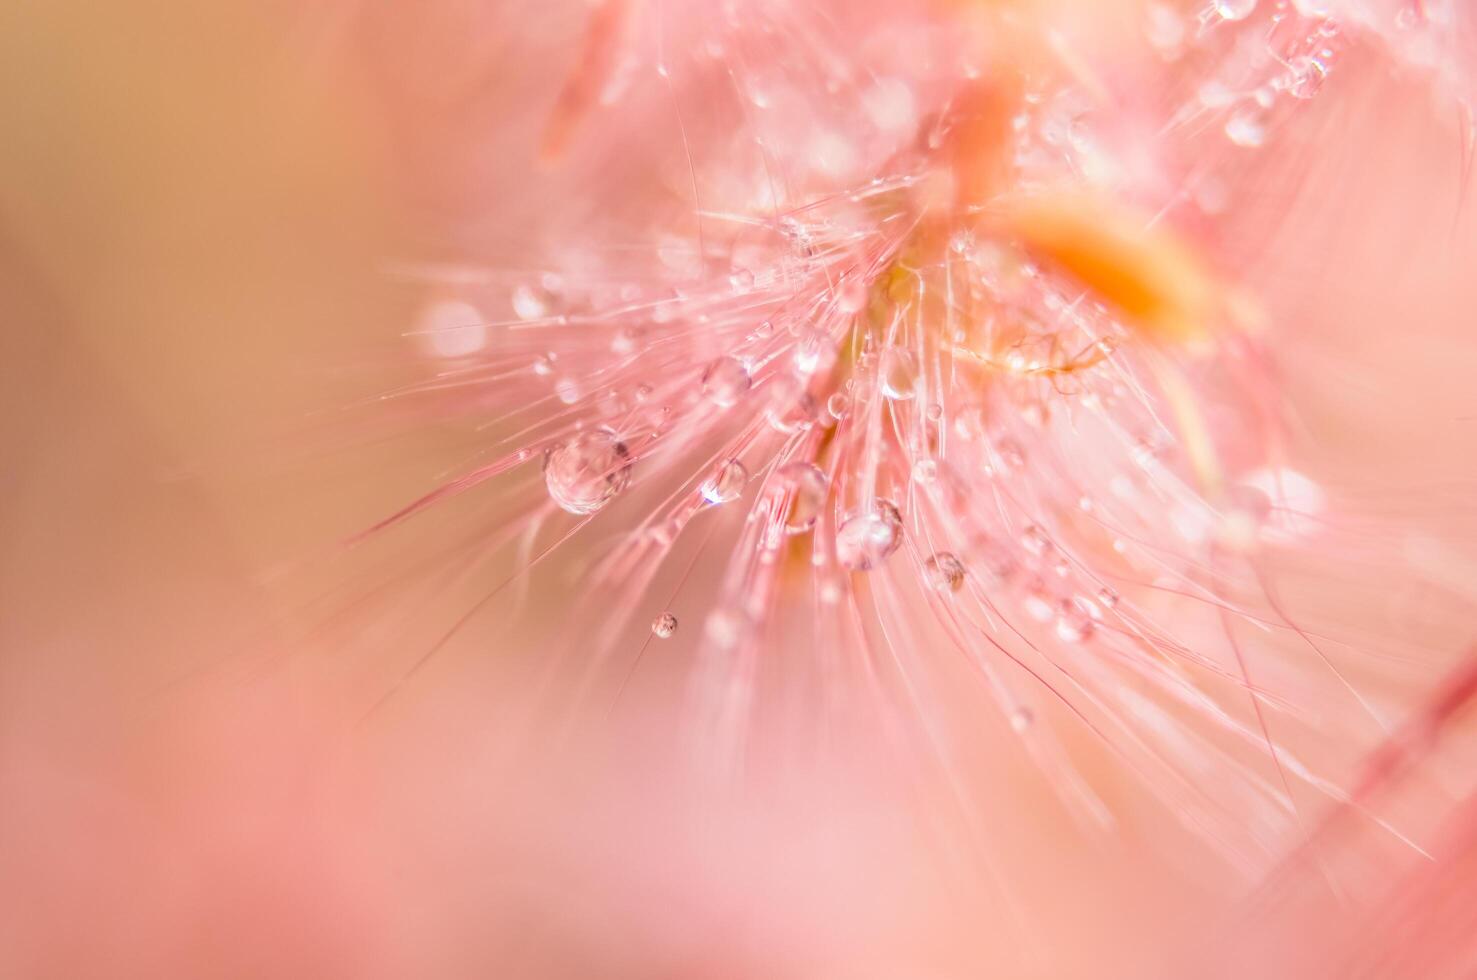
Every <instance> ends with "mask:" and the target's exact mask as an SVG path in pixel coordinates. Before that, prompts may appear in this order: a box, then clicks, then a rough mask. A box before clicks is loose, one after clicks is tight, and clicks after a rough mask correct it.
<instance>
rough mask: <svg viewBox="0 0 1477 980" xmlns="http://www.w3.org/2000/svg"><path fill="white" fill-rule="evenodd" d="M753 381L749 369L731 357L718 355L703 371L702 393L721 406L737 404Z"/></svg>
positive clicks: (726, 406)
mask: <svg viewBox="0 0 1477 980" xmlns="http://www.w3.org/2000/svg"><path fill="white" fill-rule="evenodd" d="M753 383H754V380H753V379H752V378H750V377H749V369H748V368H747V367H745V366H744V363H743V362H742V361H740V360H738V359H737V358H733V357H720V358H718V360H716V361H714V362H713V363H712V364H709V365H708V369H707V370H706V371H704V372H703V394H704V395H706V396H707V398H708V401H710V402H712V403H713V404H714V405H719V406H722V407H723V408H728V407H729V406H731V405H736V404H738V400H739V399H740V398H742V397H744V395H745V394H747V393H748V390H749V387H750V386H751V385H753Z"/></svg>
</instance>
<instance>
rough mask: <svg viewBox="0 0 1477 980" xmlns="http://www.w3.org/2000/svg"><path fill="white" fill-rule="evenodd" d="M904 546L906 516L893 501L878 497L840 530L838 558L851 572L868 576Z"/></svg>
mask: <svg viewBox="0 0 1477 980" xmlns="http://www.w3.org/2000/svg"><path fill="white" fill-rule="evenodd" d="M902 543H903V515H902V514H901V513H899V511H898V509H897V505H896V504H894V503H893V502H892V501H890V500H884V499H883V498H881V497H878V498H876V499H875V500H873V501H872V504H871V506H870V507H868V508H867V509H866V510H864V511H862V512H861V513H859V514H854V515H852V516H851V517H849V518H847V519H846V520H845V521H844V522H842V524H841V527H840V528H839V529H837V531H836V557H837V558H838V559H840V561H841V564H843V565H845V566H846V567H847V568H849V569H851V570H852V571H855V572H866V571H870V570H871V569H873V568H876V567H877V566H878V565H880V564H882V563H883V562H884V561H886V560H887V559H888V558H889V557H891V555H892V553H893V552H895V551H897V549H898V546H899V545H901V544H902Z"/></svg>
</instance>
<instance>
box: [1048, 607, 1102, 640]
mask: <svg viewBox="0 0 1477 980" xmlns="http://www.w3.org/2000/svg"><path fill="white" fill-rule="evenodd" d="M1092 630H1093V625H1092V617H1091V616H1089V615H1088V614H1087V612H1086V611H1085V610H1083V609H1082V607H1080V606H1078V605H1077V604H1076V603H1075V602H1068V603H1064V604H1063V605H1062V610H1061V614H1060V615H1059V616H1057V619H1056V635H1057V639H1059V640H1061V641H1062V642H1063V643H1081V642H1082V641H1083V640H1085V639H1087V638H1088V637H1089V636H1091V635H1092Z"/></svg>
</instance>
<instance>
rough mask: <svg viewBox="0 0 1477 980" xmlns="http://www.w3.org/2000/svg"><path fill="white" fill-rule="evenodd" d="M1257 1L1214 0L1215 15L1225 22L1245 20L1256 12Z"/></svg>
mask: <svg viewBox="0 0 1477 980" xmlns="http://www.w3.org/2000/svg"><path fill="white" fill-rule="evenodd" d="M1256 3H1257V0H1215V3H1214V5H1213V7H1214V10H1215V12H1216V13H1217V14H1220V15H1221V17H1222V18H1224V19H1226V20H1245V19H1246V18H1247V17H1250V16H1251V15H1252V14H1253V13H1255V12H1256Z"/></svg>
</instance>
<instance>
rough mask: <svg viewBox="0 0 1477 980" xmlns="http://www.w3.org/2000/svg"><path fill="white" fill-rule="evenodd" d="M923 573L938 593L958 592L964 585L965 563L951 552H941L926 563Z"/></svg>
mask: <svg viewBox="0 0 1477 980" xmlns="http://www.w3.org/2000/svg"><path fill="white" fill-rule="evenodd" d="M923 573H924V575H926V576H927V577H928V584H929V585H930V586H931V587H932V588H933V589H934V591H936V592H958V591H959V589H960V588H961V587H962V586H963V585H964V563H963V562H961V561H960V560H959V558H958V557H957V556H956V555H955V554H954V553H953V552H951V551H940V552H939V553H938V554H936V555H934V556H933V557H932V558H930V559H928V561H926V562H924V563H923Z"/></svg>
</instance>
